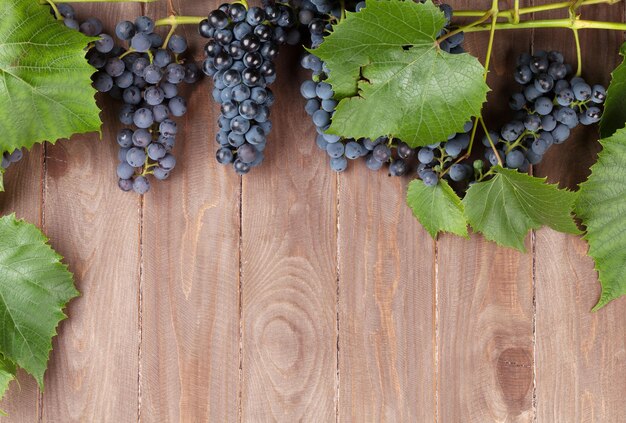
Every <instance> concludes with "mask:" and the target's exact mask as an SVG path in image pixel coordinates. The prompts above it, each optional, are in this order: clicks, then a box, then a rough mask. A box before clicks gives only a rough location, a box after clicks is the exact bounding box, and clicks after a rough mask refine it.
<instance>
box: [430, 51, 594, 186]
mask: <svg viewBox="0 0 626 423" xmlns="http://www.w3.org/2000/svg"><path fill="white" fill-rule="evenodd" d="M514 76H515V80H516V82H517V83H518V84H520V85H522V87H523V90H522V91H521V92H519V93H515V94H513V95H512V96H511V98H510V101H509V106H510V108H511V109H512V110H513V111H514V117H513V120H511V121H510V122H508V123H507V124H505V125H504V126H503V127H502V129H501V130H500V131H499V132H496V131H488V133H487V134H484V136H483V137H482V144H483V146H484V147H485V151H484V159H485V161H486V163H485V162H484V161H482V160H476V161H474V162H473V163H472V165H470V164H469V163H464V162H459V163H457V162H458V160H455V159H456V158H457V157H459V156H460V155H461V154H462V153H463V152H464V151H465V150H466V149H467V147H468V145H469V139H470V135H469V130H471V129H472V126H471V124H469V123H468V125H466V128H465V129H466V131H467V132H466V133H463V134H455V135H453V136H451V137H450V139H449V140H448V141H446V142H444V143H442V144H441V145H436V146H428V147H424V148H422V149H420V150H419V152H418V159H419V161H420V165H419V167H418V176H419V177H420V178H421V179H422V180H423V181H424V183H425V184H426V185H429V186H434V185H436V184H437V182H438V180H439V178H440V177H442V176H446V177H448V178H449V179H451V180H453V181H456V182H461V181H469V182H470V183H472V181H476V180H482V178H483V176H484V175H485V172H484V171H485V170H486V169H488V168H489V167H490V166H496V165H500V164H502V165H503V166H504V167H507V168H510V169H517V170H519V171H520V172H528V170H529V169H530V166H531V165H536V164H538V163H540V162H541V161H542V159H543V157H544V155H545V154H546V152H547V151H548V150H549V149H550V148H551V147H552V146H553V145H555V144H562V143H564V142H565V141H567V139H568V138H569V136H570V133H571V131H572V130H573V129H574V128H576V127H577V126H578V125H579V124H582V125H592V124H594V123H597V122H598V121H599V120H600V117H601V115H602V104H603V103H604V101H605V99H606V89H605V87H603V86H602V85H589V84H588V83H587V82H585V80H584V79H583V78H581V77H578V76H574V77H572V68H571V66H570V65H569V64H567V63H565V61H564V58H563V55H562V54H561V53H559V52H556V51H551V52H545V51H539V52H537V53H536V54H535V55H534V56H531V55H529V54H522V55H521V56H520V57H519V59H518V66H517V68H516V70H515V75H514Z"/></svg>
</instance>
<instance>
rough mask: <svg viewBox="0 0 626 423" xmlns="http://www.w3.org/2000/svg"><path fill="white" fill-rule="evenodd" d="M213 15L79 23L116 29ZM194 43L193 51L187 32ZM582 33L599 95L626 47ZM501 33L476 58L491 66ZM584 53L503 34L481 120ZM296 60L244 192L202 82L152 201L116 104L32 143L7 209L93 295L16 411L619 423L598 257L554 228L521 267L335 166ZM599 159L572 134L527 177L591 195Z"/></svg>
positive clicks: (287, 68)
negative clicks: (522, 76)
mask: <svg viewBox="0 0 626 423" xmlns="http://www.w3.org/2000/svg"><path fill="white" fill-rule="evenodd" d="M450 3H451V4H452V5H453V6H454V7H456V8H468V7H471V8H479V7H485V8H486V7H487V6H488V5H489V4H490V3H491V2H490V1H488V0H480V1H475V0H453V1H451V2H450ZM500 3H501V6H502V7H504V6H506V4H507V3H508V4H512V3H513V1H512V0H511V1H509V2H505V1H501V2H500ZM521 3H522V5H523V6H528V5H530V4H540V3H542V2H541V1H540V0H535V1H534V2H532V3H531V2H530V1H527V2H525V1H522V2H521ZM218 4H219V3H218V2H217V1H211V2H204V1H200V0H171V1H164V0H161V1H159V2H157V3H152V4H149V5H143V6H141V5H136V4H125V5H122V4H118V5H101V4H100V5H93V6H80V7H77V9H79V10H80V14H81V16H89V15H90V14H96V15H98V16H99V17H103V18H104V19H103V20H105V22H106V23H107V25H108V26H109V28H111V25H112V24H113V23H114V22H115V21H117V20H119V19H122V18H125V19H132V18H133V17H135V16H136V15H138V14H140V13H147V14H150V15H157V16H165V15H167V14H169V13H171V12H172V11H176V12H177V13H179V14H188V15H200V14H206V13H207V12H208V11H209V10H210V9H212V8H214V7H215V6H217V5H218ZM587 10H588V12H587V14H586V16H587V17H589V18H595V19H599V20H624V14H625V11H626V9H625V7H624V6H623V5H618V6H612V7H610V6H603V7H594V8H591V9H587ZM593 10H597V11H596V12H592V11H593ZM590 12H591V13H590ZM555 16H556V15H555ZM181 30H182V31H185V33H186V34H187V35H188V36H190V37H191V38H192V44H193V46H194V54H195V55H196V57H197V58H198V59H200V57H201V46H202V41H201V40H200V39H199V38H198V37H197V36H196V35H195V31H194V28H193V27H185V28H181ZM581 39H582V43H583V48H584V51H585V52H586V55H585V61H584V74H585V76H588V77H589V79H590V80H593V81H602V82H604V83H606V82H607V81H608V71H607V70H608V69H609V68H610V67H611V66H613V65H614V64H616V63H617V61H618V56H617V54H616V51H617V47H618V46H619V44H620V42H621V41H622V39H623V35H622V34H620V33H610V34H609V33H607V32H602V31H597V32H582V33H581ZM486 40H487V37H486V34H472V35H471V36H468V37H467V42H466V46H467V48H468V49H470V50H471V51H472V52H473V53H475V54H478V55H479V57H482V56H480V55H482V54H483V53H484V50H485V45H486ZM572 46H573V44H572V39H571V34H570V33H569V32H567V31H566V30H561V31H514V32H507V33H504V32H503V33H499V34H498V35H497V40H496V44H495V46H494V59H493V62H492V69H491V73H490V76H489V83H490V86H491V87H492V89H493V90H494V91H493V92H492V93H491V94H490V95H489V100H490V104H489V106H488V109H487V113H486V117H487V122H488V124H489V125H490V126H492V127H497V126H498V125H501V124H502V122H503V120H504V119H506V118H507V116H509V113H508V112H507V110H506V109H507V108H506V106H505V102H506V98H507V96H508V95H509V94H511V93H512V92H513V90H514V89H516V87H515V86H514V83H513V80H512V76H511V72H512V67H513V64H514V62H515V59H516V57H517V55H518V54H519V53H521V52H522V51H527V50H530V49H535V50H537V49H561V50H564V51H565V52H566V55H567V57H568V59H569V60H570V62H571V61H573V60H574V58H575V57H574V54H573V49H572ZM297 60H298V51H297V49H295V48H291V49H285V50H283V51H282V52H281V55H280V59H279V72H280V73H279V79H278V82H277V84H276V85H275V86H274V90H275V92H276V94H277V102H276V105H275V106H274V108H273V122H274V129H273V132H272V135H271V137H270V143H269V144H268V149H267V151H266V153H267V155H266V157H267V160H266V162H265V163H264V165H263V167H262V168H260V169H256V170H255V171H253V174H251V175H249V176H247V177H245V178H243V179H241V178H239V177H237V176H235V175H234V174H233V172H232V171H231V170H230V169H226V168H223V167H221V166H219V165H217V164H215V162H214V159H213V155H214V151H215V142H214V137H215V132H216V129H217V127H216V119H217V115H218V113H219V112H218V109H217V107H215V105H214V104H212V102H211V100H210V93H209V86H210V84H209V81H207V80H205V81H203V82H202V86H201V87H198V88H197V89H195V90H193V92H190V94H191V97H190V99H189V102H190V104H191V107H190V113H189V115H188V116H186V117H185V118H184V120H182V121H181V125H180V126H181V127H182V128H183V135H182V136H181V137H180V138H179V140H180V141H179V144H178V145H177V147H176V153H177V156H178V158H179V164H180V165H179V167H178V168H177V169H176V171H175V172H174V173H173V176H172V179H171V180H170V181H168V182H165V183H159V184H155V186H154V188H153V191H152V192H151V193H150V194H149V195H147V196H146V197H145V198H144V199H139V198H137V197H136V196H134V195H133V194H125V193H122V192H120V191H119V190H118V189H117V187H116V180H115V177H114V171H115V170H114V169H115V164H116V158H115V156H116V150H117V148H116V146H115V143H114V142H113V137H114V134H115V132H116V130H117V128H118V124H117V123H116V117H115V112H114V111H109V112H107V113H105V114H104V115H103V118H104V120H105V122H106V125H105V132H104V138H103V140H102V141H100V140H98V139H97V137H96V136H82V137H76V139H73V140H72V141H70V142H68V141H61V142H59V143H58V144H57V145H56V146H47V147H46V148H45V149H44V148H40V147H37V148H35V149H34V150H33V151H32V152H31V153H30V154H29V155H28V156H27V158H26V159H25V160H24V161H22V162H21V163H20V164H18V165H17V166H14V167H12V168H11V169H10V170H9V172H8V173H7V175H6V186H7V193H6V194H0V213H2V214H5V213H10V212H16V214H17V215H18V216H20V217H24V218H26V219H28V220H29V221H32V222H34V223H36V224H37V225H39V226H40V227H42V228H43V229H44V230H45V231H46V233H47V234H48V235H49V236H50V238H51V242H52V244H53V246H54V247H55V248H56V249H58V250H59V252H60V253H61V254H63V255H64V256H65V257H66V262H67V263H68V264H69V265H70V268H71V270H72V271H73V272H74V274H75V275H76V281H77V285H78V287H79V289H80V291H81V292H82V296H81V297H80V298H78V299H76V300H74V301H73V302H72V303H71V305H70V307H69V309H68V314H69V317H70V318H69V320H68V321H65V322H64V323H62V325H61V327H60V330H59V333H60V335H59V337H57V338H56V339H55V341H54V348H55V349H54V352H53V353H52V356H51V360H50V367H49V371H48V373H47V375H46V388H45V392H44V393H40V392H39V390H38V389H37V386H36V384H35V382H34V381H33V380H32V378H30V377H28V376H27V375H25V374H22V373H20V375H19V378H18V379H19V386H18V384H17V383H13V384H12V386H11V390H10V392H9V394H8V396H7V397H6V398H5V400H4V401H2V403H1V404H0V409H3V410H6V411H7V412H8V413H9V416H8V417H2V418H0V421H2V422H37V421H45V422H63V423H64V422H101V421H102V422H132V421H145V422H177V421H182V422H237V421H245V422H266V421H284V422H296V421H303V422H334V421H346V422H379V421H385V422H430V421H439V422H446V423H447V422H450V423H457V422H478V423H482V422H534V421H537V422H547V423H552V422H565V423H569V422H584V423H587V422H609V423H612V422H616V423H618V422H622V421H624V415H626V402H624V400H623V398H624V395H626V385H625V384H624V380H626V364H625V361H626V323H625V319H624V315H625V314H626V302H625V301H623V300H621V301H617V302H614V303H613V304H611V305H609V306H608V307H607V308H606V309H604V310H602V311H600V312H598V313H595V314H592V313H590V312H589V310H590V308H591V307H592V306H593V304H594V302H595V299H596V297H597V296H598V293H599V287H598V284H597V280H596V274H595V272H594V270H593V263H592V261H591V260H590V259H589V258H587V257H586V256H585V253H586V245H585V243H584V242H583V241H581V240H580V239H578V238H576V237H573V236H566V235H561V234H557V233H555V232H553V231H551V230H547V229H542V230H540V231H538V232H537V233H536V234H532V235H531V236H529V237H528V239H527V240H526V246H527V249H528V253H526V254H521V253H518V252H515V251H512V250H508V249H503V248H499V247H496V246H495V245H493V244H490V243H487V242H485V241H484V240H483V239H482V238H480V237H478V236H472V237H471V238H470V239H469V240H463V239H458V238H454V237H452V236H443V237H441V238H440V239H439V240H438V241H437V242H435V241H433V240H432V239H431V238H430V237H429V236H428V234H427V233H426V232H425V231H424V230H423V229H422V228H421V227H420V226H419V224H418V223H416V221H415V220H414V219H413V217H412V215H411V213H410V211H409V209H408V208H407V207H406V206H405V204H404V190H405V185H406V181H402V180H400V179H395V178H389V177H388V176H387V175H386V174H385V173H384V172H378V173H377V174H376V173H372V172H370V171H368V170H367V169H366V168H365V166H363V165H362V164H358V165H352V166H351V167H350V170H349V171H348V172H346V173H344V174H341V175H335V174H334V173H333V172H332V171H330V170H329V169H328V164H327V159H326V157H325V156H324V154H322V153H321V152H320V151H319V150H318V149H317V147H315V144H314V141H313V140H314V134H315V132H314V130H313V129H312V125H311V124H310V123H309V121H308V117H307V116H306V115H305V113H304V111H303V101H302V100H301V99H300V98H299V95H298V87H299V81H300V80H302V79H303V78H305V77H306V74H305V73H304V72H302V71H298V72H296V71H294V70H295V69H297ZM108 110H111V109H110V108H109V109H108ZM596 152H597V144H595V142H594V134H593V133H592V132H590V131H580V130H579V131H577V132H576V136H575V137H574V138H573V139H572V140H571V141H569V142H568V144H566V145H565V146H559V147H557V148H555V149H553V150H552V151H551V153H550V155H549V156H548V157H547V160H546V162H544V163H543V164H542V165H541V166H538V167H537V168H536V169H535V173H536V174H538V175H545V176H548V177H549V179H550V180H553V181H558V180H560V181H561V183H562V184H563V185H564V186H569V187H575V186H576V185H577V184H578V183H579V182H581V181H582V180H584V178H585V177H586V175H587V173H588V171H587V170H586V169H588V167H589V164H590V163H592V162H593V160H594V155H595V153H596Z"/></svg>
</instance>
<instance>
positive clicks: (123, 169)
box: [117, 162, 135, 179]
mask: <svg viewBox="0 0 626 423" xmlns="http://www.w3.org/2000/svg"><path fill="white" fill-rule="evenodd" d="M134 174H135V168H134V167H132V166H131V165H129V164H128V163H127V162H121V163H120V164H119V165H118V166H117V176H118V177H119V178H120V179H130V178H132V177H133V175H134Z"/></svg>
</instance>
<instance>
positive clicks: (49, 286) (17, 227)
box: [0, 215, 78, 388]
mask: <svg viewBox="0 0 626 423" xmlns="http://www.w3.org/2000/svg"><path fill="white" fill-rule="evenodd" d="M47 241H48V240H47V239H46V237H45V236H44V235H43V234H42V233H41V232H40V231H39V229H37V228H36V227H35V226H33V225H31V224H29V223H26V222H24V221H22V220H17V219H16V218H15V215H10V216H4V217H1V218H0V353H1V354H3V355H4V357H6V358H7V359H9V360H11V361H12V362H14V363H15V364H17V365H18V366H19V367H21V368H23V369H24V370H26V371H27V372H28V373H30V374H31V375H33V376H34V377H35V379H36V380H37V382H38V383H39V386H40V387H42V388H43V375H44V372H45V371H46V367H47V363H48V355H49V354H50V350H51V349H52V337H53V336H55V335H56V327H57V325H58V324H59V322H60V321H61V320H63V319H65V318H66V316H65V314H64V313H63V308H64V307H65V305H66V303H67V302H68V301H69V300H70V299H72V298H74V297H76V296H77V295H78V291H76V288H75V287H74V284H73V281H72V274H71V273H70V272H69V271H68V269H67V267H66V266H65V265H64V264H62V263H61V256H59V255H58V254H57V253H56V252H55V251H54V250H53V249H52V248H50V246H49V245H48V244H47Z"/></svg>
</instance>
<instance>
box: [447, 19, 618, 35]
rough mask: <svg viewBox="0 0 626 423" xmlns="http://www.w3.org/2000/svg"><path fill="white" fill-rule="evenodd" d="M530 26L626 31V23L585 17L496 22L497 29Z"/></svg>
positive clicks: (482, 27)
mask: <svg viewBox="0 0 626 423" xmlns="http://www.w3.org/2000/svg"><path fill="white" fill-rule="evenodd" d="M530 28H566V29H572V30H579V29H608V30H613V31H626V23H621V22H601V21H589V20H583V19H574V20H573V21H572V20H571V19H569V18H568V19H542V20H536V21H535V20H532V21H531V20H529V21H522V22H520V23H518V24H513V23H506V22H498V23H496V24H495V29H496V30H508V29H530ZM459 29H462V31H463V32H484V31H491V25H490V24H489V25H478V26H472V25H471V24H470V25H468V26H467V27H463V28H459Z"/></svg>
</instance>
